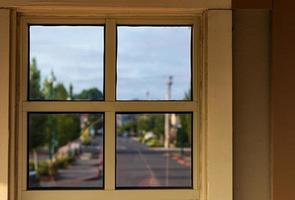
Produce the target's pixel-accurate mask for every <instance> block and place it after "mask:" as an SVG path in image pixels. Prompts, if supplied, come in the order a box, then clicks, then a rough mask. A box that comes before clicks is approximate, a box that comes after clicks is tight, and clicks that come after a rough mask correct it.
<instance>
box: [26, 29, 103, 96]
mask: <svg viewBox="0 0 295 200" xmlns="http://www.w3.org/2000/svg"><path fill="white" fill-rule="evenodd" d="M29 50H30V52H29V53H30V77H29V79H30V82H29V95H28V96H29V99H30V100H102V99H103V87H104V86H103V85H104V84H103V82H104V81H103V78H104V77H103V73H104V72H103V68H104V27H103V26H37V25H32V26H30V49H29Z"/></svg>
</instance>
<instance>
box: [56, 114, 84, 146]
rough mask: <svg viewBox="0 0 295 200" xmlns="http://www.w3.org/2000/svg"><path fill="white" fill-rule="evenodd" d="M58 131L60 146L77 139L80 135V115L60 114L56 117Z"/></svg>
mask: <svg viewBox="0 0 295 200" xmlns="http://www.w3.org/2000/svg"><path fill="white" fill-rule="evenodd" d="M56 132H57V133H58V134H57V140H58V146H64V145H66V144H67V143H68V142H69V141H72V140H75V139H77V138H79V136H80V117H79V114H74V113H71V114H59V115H58V117H56Z"/></svg>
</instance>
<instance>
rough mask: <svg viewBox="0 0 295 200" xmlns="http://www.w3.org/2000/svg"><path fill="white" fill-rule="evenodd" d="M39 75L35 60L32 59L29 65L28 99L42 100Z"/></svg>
mask: <svg viewBox="0 0 295 200" xmlns="http://www.w3.org/2000/svg"><path fill="white" fill-rule="evenodd" d="M40 77H41V74H40V70H39V69H38V67H37V61H36V59H35V58H33V59H32V63H31V65H30V86H29V87H30V89H29V90H30V94H29V96H30V99H37V100H40V99H43V94H42V92H41V84H40V82H41V78H40Z"/></svg>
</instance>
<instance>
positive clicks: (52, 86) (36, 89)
mask: <svg viewBox="0 0 295 200" xmlns="http://www.w3.org/2000/svg"><path fill="white" fill-rule="evenodd" d="M29 85H30V98H31V99H35V100H43V99H54V100H67V99H73V98H80V99H93V100H98V99H102V96H103V95H102V92H101V91H99V90H98V89H97V88H90V89H86V90H83V91H82V92H81V93H80V94H76V95H75V94H73V86H72V84H71V85H70V87H69V91H67V89H66V87H65V86H64V84H63V83H60V82H58V80H57V78H56V76H55V74H54V72H53V71H51V73H50V75H49V76H48V77H47V78H46V79H45V80H44V82H43V84H42V85H41V72H40V70H39V69H38V66H37V61H36V59H35V58H33V59H32V64H31V65H30V84H29ZM96 120H98V119H97V114H93V115H92V114H90V115H89V122H90V123H92V122H94V121H96ZM101 120H102V119H100V121H98V123H94V124H93V127H94V128H95V129H96V130H98V129H100V128H102V124H103V123H101ZM87 125H90V124H87ZM80 133H81V128H80V114H74V113H71V114H46V113H44V114H41V113H40V114H35V113H34V114H30V117H29V152H30V153H32V152H33V151H36V150H37V149H38V148H39V147H43V146H47V147H48V150H49V154H53V153H55V151H56V149H57V148H58V147H61V146H63V145H66V144H68V143H69V142H71V141H73V140H75V139H77V138H79V136H80ZM52 150H53V152H52ZM42 165H45V164H44V163H43V164H42ZM36 166H37V165H36Z"/></svg>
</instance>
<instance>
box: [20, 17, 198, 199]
mask: <svg viewBox="0 0 295 200" xmlns="http://www.w3.org/2000/svg"><path fill="white" fill-rule="evenodd" d="M201 19H202V14H201V13H198V14H196V15H195V16H182V15H176V16H169V17H165V16H157V15H156V16H143V17H134V16H127V17H126V16H108V17H79V16H77V17H74V19H73V18H72V19H69V18H68V17H63V16H53V17H52V16H26V15H24V16H21V17H20V19H19V20H20V25H19V31H20V35H19V37H20V39H19V41H20V46H19V51H20V54H19V55H20V60H19V62H20V64H19V66H20V82H19V83H20V101H19V116H20V117H19V130H18V132H19V141H18V142H19V143H18V144H19V146H20V147H21V148H19V151H18V157H19V158H20V159H19V163H18V166H20V168H19V171H18V173H19V174H20V175H21V181H20V184H19V187H18V194H19V198H20V199H21V200H29V199H30V200H32V199H40V198H41V197H42V199H52V198H54V199H61V198H64V197H63V195H61V194H64V195H66V196H68V197H71V198H73V199H74V198H77V199H81V198H87V199H98V198H103V199H110V200H112V199H117V198H119V197H120V198H123V199H133V198H134V199H136V197H137V196H138V195H141V196H144V198H148V199H152V198H153V199H157V198H158V197H159V196H161V198H163V199H167V200H168V199H174V198H177V199H198V198H199V194H200V183H199V182H200V177H201V176H200V169H199V168H200V163H199V160H200V159H199V157H200V156H199V152H200V149H199V147H200V145H199V142H200V139H199V132H200V131H198V129H199V127H200V126H199V124H200V120H199V112H200V109H199V107H200V104H198V103H197V102H198V101H199V97H200V95H199V85H200V84H199V76H200V75H201V73H200V71H199V70H200V69H201V68H200V67H197V66H201V63H202V56H201V55H202V53H198V52H201V50H202V48H201V44H202V43H201V38H202V37H201V34H202V32H201V30H202V28H201V26H202V24H201V22H202V21H201ZM35 24H36V25H43V24H44V25H49V24H55V25H81V24H83V25H87V24H91V25H95V24H97V25H103V26H104V27H105V38H104V41H105V50H104V52H105V61H104V63H105V67H104V69H105V71H104V74H105V76H104V83H105V84H104V88H105V91H104V97H105V99H104V100H103V101H55V100H46V101H44V100H41V101H38V100H34V101H31V100H29V98H28V96H27V95H28V93H27V91H28V87H29V86H28V83H29V81H28V78H29V77H28V67H29V64H28V63H29V60H28V59H29V56H28V55H29V52H28V51H29V48H28V45H29V44H28V42H29V40H28V38H29V37H28V33H29V31H28V29H29V25H35ZM121 24H124V25H138V24H140V25H143V26H144V25H155V26H159V25H166V26H168V25H173V26H175V25H189V26H192V36H191V37H192V41H191V48H192V49H191V52H192V55H191V56H192V58H191V62H192V63H191V66H192V71H191V80H192V83H191V85H192V88H191V89H192V100H191V101H162V100H159V101H157V100H153V101H120V100H117V101H116V70H117V63H116V56H117V41H116V40H117V35H116V31H117V26H119V25H121ZM29 112H45V113H46V112H104V113H105V114H104V116H105V117H104V120H105V121H104V123H105V130H104V136H105V137H104V144H105V147H104V149H105V151H104V166H105V169H104V171H105V173H104V190H103V189H83V188H81V189H80V188H73V189H71V190H67V189H64V190H63V189H58V190H56V189H52V190H51V189H46V188H45V189H43V190H42V188H40V189H38V190H28V188H27V166H28V165H27V144H28V142H27V134H28V133H27V130H28V127H27V125H28V124H27V121H28V119H27V113H29ZM119 112H191V113H193V116H194V117H193V118H192V119H193V122H192V123H193V124H194V126H193V130H192V133H193V143H194V145H193V146H194V147H193V149H192V155H193V156H194V157H193V158H192V161H193V163H192V166H193V169H192V171H193V173H192V179H193V183H192V189H186V188H182V189H177V188H175V189H169V187H168V188H165V187H163V188H161V189H160V188H158V189H153V188H151V189H143V188H142V189H136V188H135V189H124V190H122V189H115V188H116V185H115V178H116V177H115V173H116V168H115V167H116V165H115V161H116V159H115V158H116V156H115V155H116V143H115V138H116V134H115V129H116V127H115V126H116V121H115V116H116V113H119Z"/></svg>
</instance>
